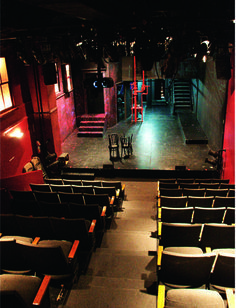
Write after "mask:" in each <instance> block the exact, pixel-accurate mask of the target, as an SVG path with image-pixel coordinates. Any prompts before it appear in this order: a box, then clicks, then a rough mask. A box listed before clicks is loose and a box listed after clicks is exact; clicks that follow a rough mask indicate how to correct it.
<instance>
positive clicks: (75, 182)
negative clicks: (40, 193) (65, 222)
mask: <svg viewBox="0 0 236 308" xmlns="http://www.w3.org/2000/svg"><path fill="white" fill-rule="evenodd" d="M44 182H45V184H52V185H74V186H92V187H94V186H96V187H104V188H106V187H107V188H109V187H115V189H116V191H119V196H120V198H122V199H124V196H125V184H122V183H121V181H102V180H70V179H45V180H44ZM42 189H43V188H42ZM56 189H57V188H56V187H51V191H55V190H56ZM81 189H82V188H81ZM36 190H39V188H38V189H36Z"/></svg>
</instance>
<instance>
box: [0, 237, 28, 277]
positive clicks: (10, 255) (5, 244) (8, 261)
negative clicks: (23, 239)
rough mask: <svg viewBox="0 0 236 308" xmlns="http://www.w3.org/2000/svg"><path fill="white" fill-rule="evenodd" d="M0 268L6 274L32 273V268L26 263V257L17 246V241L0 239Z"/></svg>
mask: <svg viewBox="0 0 236 308" xmlns="http://www.w3.org/2000/svg"><path fill="white" fill-rule="evenodd" d="M0 259H1V262H0V266H1V271H2V272H5V273H8V274H10V273H16V274H20V273H22V274H26V273H29V272H31V269H32V268H31V266H30V265H29V264H28V263H27V262H26V261H25V259H24V255H23V254H22V253H21V251H20V250H19V248H18V246H17V245H16V240H15V239H13V238H12V239H11V238H8V239H0Z"/></svg>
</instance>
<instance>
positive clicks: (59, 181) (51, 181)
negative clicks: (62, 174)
mask: <svg viewBox="0 0 236 308" xmlns="http://www.w3.org/2000/svg"><path fill="white" fill-rule="evenodd" d="M44 182H45V183H46V184H55V185H63V184H64V182H63V179H44Z"/></svg>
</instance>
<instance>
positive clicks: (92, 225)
mask: <svg viewBox="0 0 236 308" xmlns="http://www.w3.org/2000/svg"><path fill="white" fill-rule="evenodd" d="M95 225H96V219H93V220H92V223H91V225H90V228H89V233H93V231H94V228H95Z"/></svg>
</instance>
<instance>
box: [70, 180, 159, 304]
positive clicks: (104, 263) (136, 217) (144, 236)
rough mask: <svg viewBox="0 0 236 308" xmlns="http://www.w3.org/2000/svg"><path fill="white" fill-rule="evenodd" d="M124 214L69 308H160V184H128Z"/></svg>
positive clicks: (74, 292)
mask: <svg viewBox="0 0 236 308" xmlns="http://www.w3.org/2000/svg"><path fill="white" fill-rule="evenodd" d="M122 183H125V184H126V194H127V200H126V201H124V202H123V211H122V212H118V214H117V217H116V218H115V221H114V223H113V224H112V226H111V229H110V230H108V231H107V232H106V233H105V235H104V238H103V241H102V245H101V247H100V248H98V249H97V250H96V252H94V253H93V256H92V258H91V261H90V264H89V268H88V271H87V273H86V275H82V276H81V277H80V279H79V282H78V283H77V285H75V286H74V287H73V288H72V290H71V292H70V295H69V298H68V300H67V303H66V307H68V308H72V307H73V308H74V307H78V308H79V307H83V308H86V307H88V308H93V307H94V308H95V307H96V308H105V307H110V308H126V307H127V308H128V307H129V308H132V307H134V308H145V307H148V308H152V307H153V308H154V307H156V292H155V287H154V288H153V286H155V281H156V257H155V256H153V255H152V253H150V252H154V251H156V239H155V238H152V237H151V232H153V231H155V230H156V221H155V220H154V219H153V218H154V216H155V189H156V182H142V181H140V182H131V181H130V182H129V181H122Z"/></svg>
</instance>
